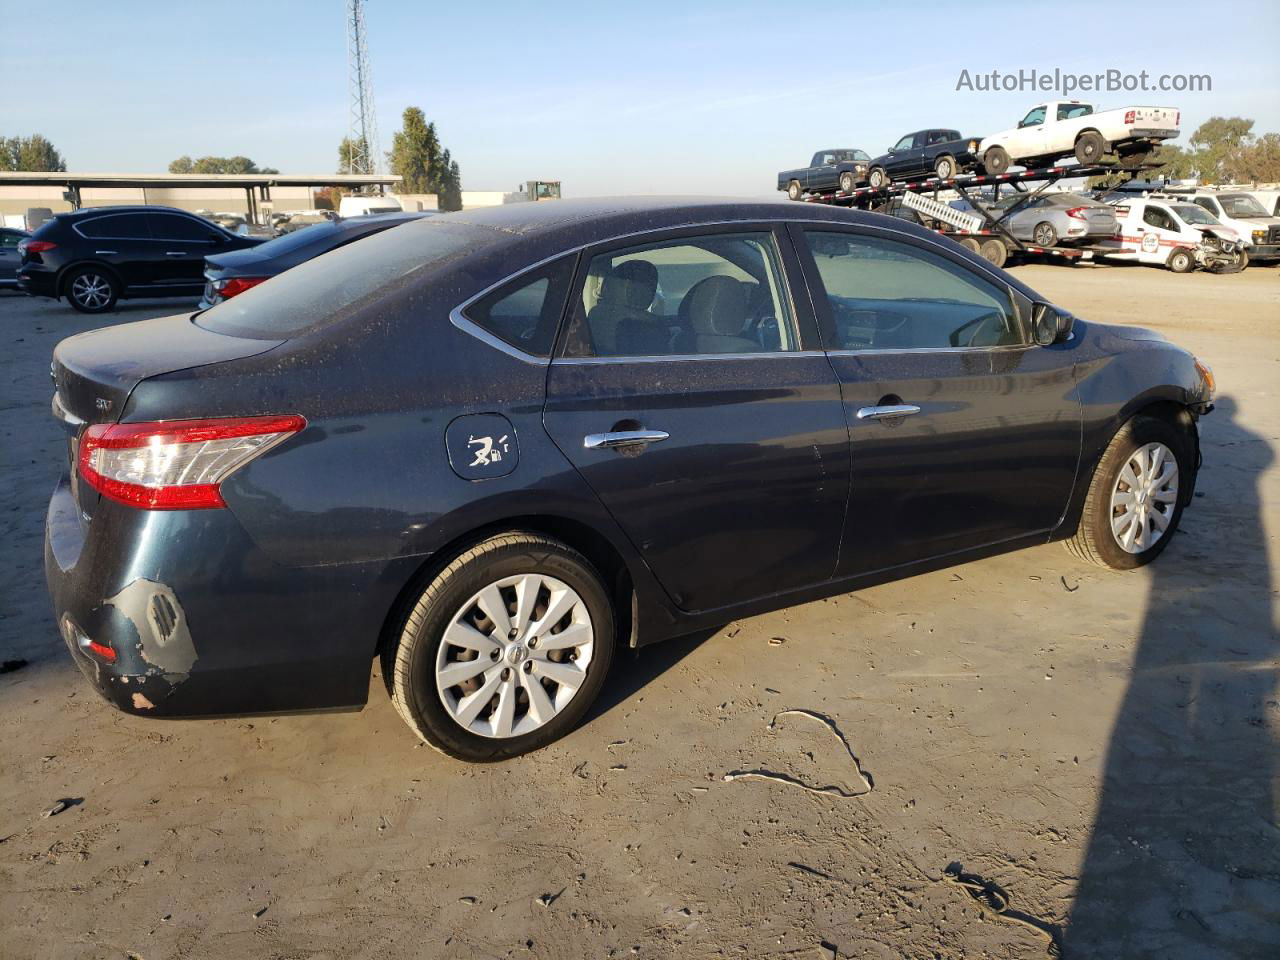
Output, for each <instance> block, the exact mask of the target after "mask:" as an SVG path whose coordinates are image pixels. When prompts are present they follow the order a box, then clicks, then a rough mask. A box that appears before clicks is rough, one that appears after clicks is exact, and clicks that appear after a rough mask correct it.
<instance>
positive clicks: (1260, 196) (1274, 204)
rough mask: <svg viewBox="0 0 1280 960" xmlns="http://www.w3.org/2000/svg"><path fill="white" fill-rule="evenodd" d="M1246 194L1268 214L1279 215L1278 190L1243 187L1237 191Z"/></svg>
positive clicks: (1279, 195)
mask: <svg viewBox="0 0 1280 960" xmlns="http://www.w3.org/2000/svg"><path fill="white" fill-rule="evenodd" d="M1238 192H1240V193H1244V194H1248V195H1249V196H1251V197H1253V199H1255V200H1257V201H1258V203H1260V204H1261V205H1262V209H1263V210H1265V211H1266V213H1267V215H1268V216H1271V217H1280V190H1249V189H1244V190H1240V191H1238Z"/></svg>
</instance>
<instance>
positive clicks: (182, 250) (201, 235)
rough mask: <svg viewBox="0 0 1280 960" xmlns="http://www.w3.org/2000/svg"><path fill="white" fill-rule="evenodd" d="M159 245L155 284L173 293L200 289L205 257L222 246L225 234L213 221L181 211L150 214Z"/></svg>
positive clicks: (156, 255) (152, 230) (156, 242)
mask: <svg viewBox="0 0 1280 960" xmlns="http://www.w3.org/2000/svg"><path fill="white" fill-rule="evenodd" d="M147 218H148V219H149V220H150V222H151V235H152V237H153V242H154V244H155V271H156V278H155V283H154V286H156V287H164V288H169V289H170V290H171V291H172V292H173V293H184V292H187V291H188V290H198V289H199V288H200V287H201V286H203V284H204V258H205V257H206V256H207V255H208V254H210V253H213V252H214V251H215V250H217V249H219V247H220V246H221V244H219V243H218V242H217V240H218V238H219V237H220V236H221V234H220V233H219V232H218V231H217V230H216V229H215V228H214V227H213V225H212V224H209V223H206V222H204V221H202V220H198V219H196V218H195V217H188V216H184V215H182V214H180V213H164V212H159V211H157V212H154V213H149V214H147Z"/></svg>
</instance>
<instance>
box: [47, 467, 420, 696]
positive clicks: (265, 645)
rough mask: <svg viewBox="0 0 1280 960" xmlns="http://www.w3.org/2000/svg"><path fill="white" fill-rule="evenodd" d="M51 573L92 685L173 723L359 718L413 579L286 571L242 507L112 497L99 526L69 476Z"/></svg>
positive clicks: (57, 606)
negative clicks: (178, 505) (246, 521)
mask: <svg viewBox="0 0 1280 960" xmlns="http://www.w3.org/2000/svg"><path fill="white" fill-rule="evenodd" d="M90 528H92V529H90ZM45 574H46V577H47V579H48V584H49V593H50V596H51V598H52V601H53V608H54V615H55V617H56V622H57V623H58V627H59V631H60V632H61V634H62V638H63V640H64V642H65V643H66V645H67V648H68V651H69V652H70V654H71V657H72V659H73V660H74V661H75V662H76V665H77V666H78V667H79V668H80V670H81V672H82V673H83V674H84V675H85V678H86V679H88V680H89V682H90V683H92V684H93V686H94V687H95V688H96V689H97V690H98V692H99V693H101V694H102V695H103V696H104V697H105V698H106V699H107V700H108V701H109V702H111V703H112V704H113V705H115V706H116V707H118V708H119V709H121V710H124V711H126V712H128V713H134V714H139V715H144V716H174V717H176V716H226V715H242V714H255V713H278V712H302V711H310V710H335V709H339V710H340V709H359V708H360V707H361V706H363V704H364V702H365V700H366V698H367V696H368V687H369V665H370V662H371V659H372V657H373V653H374V647H375V645H376V642H377V638H378V635H379V632H380V629H381V627H382V623H383V619H384V617H385V615H386V612H387V610H388V609H390V607H391V604H392V602H393V600H394V597H395V595H396V592H397V590H398V587H397V585H396V583H395V579H396V577H398V576H401V575H403V574H402V573H401V572H400V571H399V570H391V569H388V568H387V565H386V564H343V565H339V566H333V565H330V566H323V567H282V566H280V565H279V564H277V563H275V562H274V561H272V560H270V559H269V558H268V557H266V556H265V555H264V554H263V553H262V551H261V550H260V549H259V548H258V547H257V546H256V545H255V544H254V542H253V541H252V539H251V538H250V537H249V536H248V534H247V533H246V532H245V531H244V529H243V528H242V527H241V525H240V524H239V522H238V521H237V520H236V518H235V516H234V514H233V513H232V512H231V511H230V510H173V511H148V510H137V509H134V508H132V507H126V506H122V505H120V504H116V503H113V502H109V501H106V500H104V501H102V502H101V503H100V504H99V505H98V507H97V509H96V510H95V511H94V515H93V518H92V520H90V519H87V518H86V517H84V516H83V515H82V514H81V512H80V510H79V507H78V505H77V504H76V501H75V499H74V497H73V495H72V492H71V487H70V484H69V482H68V480H67V478H65V477H64V478H63V480H62V481H61V482H60V483H59V485H58V487H57V489H56V490H55V491H54V494H53V497H52V498H51V500H50V502H49V511H48V514H47V517H46V524H45ZM400 582H401V583H403V581H400Z"/></svg>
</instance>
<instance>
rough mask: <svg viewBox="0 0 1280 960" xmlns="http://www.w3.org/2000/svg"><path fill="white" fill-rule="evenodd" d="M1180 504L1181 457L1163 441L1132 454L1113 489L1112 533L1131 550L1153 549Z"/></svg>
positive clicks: (1139, 551)
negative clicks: (1177, 456)
mask: <svg viewBox="0 0 1280 960" xmlns="http://www.w3.org/2000/svg"><path fill="white" fill-rule="evenodd" d="M1177 505H1178V460H1177V458H1176V457H1175V456H1174V455H1173V451H1172V450H1170V449H1169V448H1168V447H1166V446H1165V445H1164V444H1163V443H1148V444H1145V445H1144V446H1141V447H1139V448H1138V449H1137V450H1135V451H1133V453H1132V454H1130V455H1129V459H1128V460H1127V461H1126V462H1125V465H1124V466H1123V467H1122V468H1121V469H1120V476H1119V477H1117V478H1116V485H1115V487H1114V488H1113V489H1112V491H1111V533H1112V536H1114V537H1115V538H1116V543H1118V544H1119V545H1120V548H1121V549H1122V550H1124V551H1126V552H1128V553H1143V552H1145V551H1147V550H1149V549H1151V548H1152V547H1153V546H1155V544H1156V543H1157V542H1159V540H1160V539H1161V538H1163V537H1164V535H1165V534H1166V533H1167V532H1168V530H1169V525H1170V523H1171V522H1172V520H1173V514H1174V510H1175V508H1176V507H1177Z"/></svg>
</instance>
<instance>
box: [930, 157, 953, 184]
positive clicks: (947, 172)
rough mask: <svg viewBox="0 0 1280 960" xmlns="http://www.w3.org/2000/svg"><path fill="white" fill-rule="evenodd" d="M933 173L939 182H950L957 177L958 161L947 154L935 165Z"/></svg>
mask: <svg viewBox="0 0 1280 960" xmlns="http://www.w3.org/2000/svg"><path fill="white" fill-rule="evenodd" d="M933 172H934V174H935V175H936V176H937V178H938V179H939V180H950V179H951V178H952V177H954V176H955V175H956V161H955V159H954V158H953V157H948V156H946V155H945V154H944V155H943V156H941V157H939V158H938V159H937V160H935V161H934V163H933Z"/></svg>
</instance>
